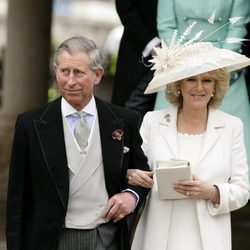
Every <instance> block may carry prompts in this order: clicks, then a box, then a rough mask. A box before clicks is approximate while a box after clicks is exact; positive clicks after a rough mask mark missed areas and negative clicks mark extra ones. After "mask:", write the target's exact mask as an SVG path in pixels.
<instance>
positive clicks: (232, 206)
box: [208, 120, 250, 215]
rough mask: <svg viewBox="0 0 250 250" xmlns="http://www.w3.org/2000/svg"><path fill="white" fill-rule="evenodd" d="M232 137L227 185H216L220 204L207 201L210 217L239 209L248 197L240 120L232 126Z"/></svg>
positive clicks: (246, 168) (246, 171)
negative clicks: (229, 173)
mask: <svg viewBox="0 0 250 250" xmlns="http://www.w3.org/2000/svg"><path fill="white" fill-rule="evenodd" d="M232 137H233V142H232V155H231V159H232V163H231V175H230V178H229V180H228V182H227V183H218V184H216V186H217V187H218V189H219V192H220V204H219V205H216V204H213V203H211V202H210V201H208V209H209V212H210V213H211V214H212V215H217V214H223V213H228V212H230V211H233V210H236V209H238V208H241V207H243V206H244V205H245V204H246V203H247V201H248V199H249V197H250V196H249V180H248V165H247V156H246V149H245V145H244V136H243V123H242V122H241V121H240V120H238V123H236V124H235V126H234V129H233V132H232Z"/></svg>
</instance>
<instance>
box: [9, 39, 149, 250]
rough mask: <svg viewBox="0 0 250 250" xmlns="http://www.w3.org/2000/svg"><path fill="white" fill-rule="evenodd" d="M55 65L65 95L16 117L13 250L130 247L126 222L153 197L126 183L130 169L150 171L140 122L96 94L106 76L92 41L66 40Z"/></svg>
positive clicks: (11, 192)
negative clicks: (142, 143)
mask: <svg viewBox="0 0 250 250" xmlns="http://www.w3.org/2000/svg"><path fill="white" fill-rule="evenodd" d="M54 67H55V74H56V79H57V83H58V88H59V91H60V93H61V97H60V98H58V99H57V100H55V101H53V102H51V103H49V104H46V105H45V106H43V107H41V108H38V109H36V110H32V111H29V112H25V113H23V114H21V115H19V116H18V118H17V122H16V130H15V135H14V142H13V152H12V158H11V164H10V174H9V187H8V199H7V228H6V236H7V249H8V250H14V249H15V250H21V249H25V250H50V249H51V250H52V249H53V250H54V249H56V250H63V249H65V250H66V249H67V250H78V249H79V250H80V249H84V250H101V249H105V250H118V249H119V250H120V249H124V250H127V249H130V245H129V232H130V228H129V226H128V225H129V224H130V225H131V223H128V222H129V221H130V216H131V213H134V212H136V211H137V210H138V209H139V208H140V205H141V203H142V202H143V200H144V199H145V197H146V195H147V192H148V190H147V189H145V188H141V187H136V186H133V185H128V184H127V182H126V172H127V168H128V167H130V168H134V167H137V168H138V167H139V168H141V169H143V170H148V165H147V159H146V157H145V156H144V154H143V152H142V150H141V142H142V140H141V137H140V135H139V132H138V130H137V128H138V126H137V120H138V119H137V117H136V116H135V114H133V113H131V111H128V110H125V109H123V108H120V107H117V106H114V105H111V104H108V103H106V102H104V101H102V100H100V99H98V98H96V97H95V96H94V95H93V89H94V86H95V85H97V84H99V83H100V81H101V78H102V75H103V72H104V70H103V68H102V65H101V55H100V53H99V51H98V49H97V48H96V45H95V43H94V42H93V41H91V40H89V39H87V38H84V37H73V38H70V39H68V40H66V41H64V42H63V43H62V44H61V45H60V46H59V47H58V49H57V51H56V53H55V60H54ZM130 222H131V221H130Z"/></svg>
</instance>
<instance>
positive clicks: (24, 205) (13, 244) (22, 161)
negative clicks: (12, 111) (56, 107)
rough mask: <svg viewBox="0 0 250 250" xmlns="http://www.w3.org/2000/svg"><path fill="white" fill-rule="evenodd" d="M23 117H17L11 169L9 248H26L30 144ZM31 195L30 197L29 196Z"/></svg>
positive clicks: (7, 230)
mask: <svg viewBox="0 0 250 250" xmlns="http://www.w3.org/2000/svg"><path fill="white" fill-rule="evenodd" d="M27 145H28V144H27V138H26V136H25V133H24V129H23V122H22V119H21V117H19V118H18V119H17V122H16V127H15V134H14V140H13V148H12V156H11V162H10V170H9V183H8V194H7V209H6V241H7V249H8V250H12V249H13V250H14V249H15V250H21V249H25V246H24V237H25V236H24V231H25V230H24V223H25V221H26V220H27V218H26V216H25V213H26V212H27V209H28V202H29V198H30V197H29V193H30V189H29V188H28V187H31V186H29V177H28V176H29V173H28V166H29V163H28V157H27V152H28V150H29V149H28V146H27ZM28 197H29V198H28Z"/></svg>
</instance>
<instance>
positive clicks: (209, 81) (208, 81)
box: [203, 79, 213, 83]
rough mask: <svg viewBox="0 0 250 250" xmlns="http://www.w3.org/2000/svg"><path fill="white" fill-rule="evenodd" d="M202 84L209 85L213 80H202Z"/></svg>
mask: <svg viewBox="0 0 250 250" xmlns="http://www.w3.org/2000/svg"><path fill="white" fill-rule="evenodd" d="M203 82H204V83H211V82H213V80H212V79H204V80H203Z"/></svg>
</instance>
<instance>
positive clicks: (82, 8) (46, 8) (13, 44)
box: [0, 0, 250, 250]
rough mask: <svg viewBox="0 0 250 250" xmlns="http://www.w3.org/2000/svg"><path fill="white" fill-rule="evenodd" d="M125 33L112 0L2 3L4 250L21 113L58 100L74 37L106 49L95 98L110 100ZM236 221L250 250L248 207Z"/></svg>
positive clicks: (237, 239)
mask: <svg viewBox="0 0 250 250" xmlns="http://www.w3.org/2000/svg"><path fill="white" fill-rule="evenodd" d="M152 1H154V0H152ZM122 32H123V27H122V26H121V23H120V20H119V17H118V15H117V13H116V9H115V3H114V0H46V1H45V0H35V1H34V0H22V1H20V0H0V250H5V249H6V247H5V232H4V230H5V203H6V187H7V181H8V167H9V160H10V150H11V142H12V136H13V130H14V124H15V120H16V116H17V114H19V113H20V112H23V111H25V110H28V109H32V108H34V107H37V106H40V105H41V104H43V103H46V102H48V101H51V100H53V99H55V98H56V97H57V96H58V93H57V89H56V84H55V79H54V75H53V71H52V67H51V56H52V55H53V52H54V49H55V48H56V47H57V46H58V45H59V44H60V43H61V42H62V41H63V40H65V39H66V38H68V37H71V36H74V35H82V36H87V37H88V38H91V39H93V40H94V41H95V42H96V44H97V46H98V47H99V48H101V49H102V50H103V53H104V56H105V65H104V66H105V75H104V78H103V81H102V84H100V85H98V86H97V87H96V89H95V94H96V95H97V96H98V97H100V98H102V99H104V100H107V101H110V99H111V93H112V84H113V77H114V74H115V65H116V57H117V51H118V47H119V42H120V37H121V35H122ZM232 217H233V246H234V247H233V249H234V250H243V249H250V238H249V236H248V234H249V232H250V223H249V218H250V209H249V205H248V206H246V207H244V208H243V209H240V210H239V211H237V212H233V213H232ZM138 250H140V249H138Z"/></svg>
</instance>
